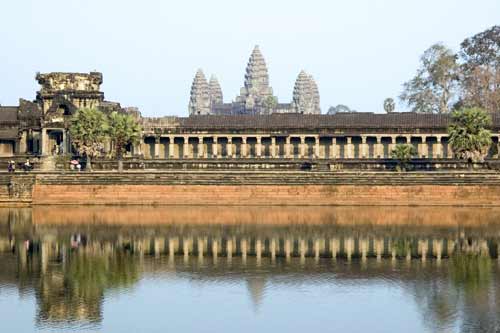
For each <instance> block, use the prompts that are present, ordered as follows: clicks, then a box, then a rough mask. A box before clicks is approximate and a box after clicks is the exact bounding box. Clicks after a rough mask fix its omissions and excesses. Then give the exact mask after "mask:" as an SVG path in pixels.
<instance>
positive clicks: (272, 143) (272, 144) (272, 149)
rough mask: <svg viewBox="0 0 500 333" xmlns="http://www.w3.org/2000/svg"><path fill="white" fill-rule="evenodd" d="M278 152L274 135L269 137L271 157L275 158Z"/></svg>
mask: <svg viewBox="0 0 500 333" xmlns="http://www.w3.org/2000/svg"><path fill="white" fill-rule="evenodd" d="M277 155H278V154H276V137H274V136H273V137H272V138H271V157H272V158H276V157H277Z"/></svg>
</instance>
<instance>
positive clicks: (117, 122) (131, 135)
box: [107, 112, 141, 159]
mask: <svg viewBox="0 0 500 333" xmlns="http://www.w3.org/2000/svg"><path fill="white" fill-rule="evenodd" d="M108 119H109V120H108V122H109V127H108V131H107V134H108V136H109V138H110V140H111V144H112V146H113V155H114V156H115V157H116V158H118V159H121V158H122V157H123V152H124V150H125V146H126V145H127V144H129V143H135V142H137V141H138V140H139V138H140V137H141V127H140V126H139V124H138V123H137V121H136V120H135V119H134V118H133V117H132V116H131V115H128V114H122V113H118V112H113V113H111V114H110V115H109V118H108Z"/></svg>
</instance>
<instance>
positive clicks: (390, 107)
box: [384, 97, 396, 113]
mask: <svg viewBox="0 0 500 333" xmlns="http://www.w3.org/2000/svg"><path fill="white" fill-rule="evenodd" d="M395 109H396V103H394V99H392V98H390V97H389V98H386V99H385V100H384V110H385V112H386V113H392V112H394V110H395Z"/></svg>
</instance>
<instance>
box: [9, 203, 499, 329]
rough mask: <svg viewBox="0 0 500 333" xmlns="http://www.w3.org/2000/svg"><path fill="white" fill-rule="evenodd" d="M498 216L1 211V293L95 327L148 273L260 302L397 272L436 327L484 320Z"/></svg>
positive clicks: (493, 285)
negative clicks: (308, 287) (242, 287)
mask: <svg viewBox="0 0 500 333" xmlns="http://www.w3.org/2000/svg"><path fill="white" fill-rule="evenodd" d="M499 217H500V210H499V209H496V208H489V209H482V208H475V209H468V208H442V207H436V208H422V207H419V208H411V207H398V208H392V207H389V208H384V207H336V208H329V207H301V208H291V207H265V208H263V207H225V208H224V209H221V208H220V207H164V208H160V207H156V208H145V207H57V208H47V207H34V208H32V209H31V208H22V209H0V267H2V268H3V269H2V270H0V290H1V289H2V286H4V287H5V286H10V287H14V288H17V289H18V291H19V293H20V294H21V295H22V294H34V295H35V297H36V302H37V318H36V321H37V323H38V325H40V326H42V327H44V326H49V327H52V326H57V325H63V324H64V323H68V322H73V323H83V324H90V325H99V323H100V322H101V321H102V319H103V318H102V317H103V309H102V306H103V302H104V299H105V297H106V295H109V294H112V293H115V292H116V293H127V292H128V291H129V290H130V289H133V288H134V287H135V285H136V284H137V283H138V282H139V281H140V280H141V279H143V278H147V277H149V276H160V277H161V278H163V279H167V280H168V279H172V278H174V277H175V278H177V279H178V278H181V279H184V278H185V279H189V280H193V281H200V282H207V283H210V282H221V283H224V282H227V283H234V282H241V283H245V284H246V286H247V288H248V291H249V295H250V297H251V299H252V302H253V304H254V307H255V309H258V307H259V305H260V304H261V303H262V302H264V300H265V294H266V288H267V286H269V285H284V286H292V287H293V286H294V285H300V284H303V283H310V282H311V281H313V282H315V283H319V284H322V283H323V284H343V283H346V284H349V283H353V282H355V281H364V280H368V281H370V280H373V281H379V280H382V281H397V282H398V284H400V285H402V286H403V287H404V289H405V290H406V291H407V292H408V293H410V294H412V295H413V297H414V298H415V302H416V304H418V307H419V308H421V309H420V310H421V311H422V313H423V314H424V315H425V316H433V317H432V318H433V319H434V323H435V325H438V326H439V325H441V326H443V327H445V326H446V325H447V321H450V320H453V318H455V314H456V313H457V312H460V311H465V310H464V309H467V311H466V312H463V313H464V315H466V316H469V317H470V318H468V319H467V318H466V321H465V322H466V323H467V324H471V325H474V324H481V325H482V324H484V323H487V324H488V325H489V324H492V323H493V322H495V323H496V321H497V319H496V314H497V313H498V312H499V310H500V307H499V301H500V298H499V295H500V294H499V292H500V290H498V288H499V282H498V277H497V273H498V268H497V259H498V257H499V256H498V252H499V246H498V245H499V242H500V223H499V224H497V221H500V219H499ZM436 281H439V282H440V283H436ZM462 320H464V319H463V318H462ZM467 320H468V321H467ZM441 326H439V327H441Z"/></svg>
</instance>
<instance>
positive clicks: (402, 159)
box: [391, 144, 417, 171]
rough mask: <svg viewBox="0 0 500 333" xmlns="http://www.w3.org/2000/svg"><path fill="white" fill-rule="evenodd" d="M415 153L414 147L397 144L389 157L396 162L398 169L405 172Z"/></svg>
mask: <svg viewBox="0 0 500 333" xmlns="http://www.w3.org/2000/svg"><path fill="white" fill-rule="evenodd" d="M416 153H417V152H416V151H415V147H413V145H411V144H397V145H396V146H395V147H394V149H393V150H392V151H391V156H392V158H393V159H395V160H398V169H399V170H400V171H405V170H406V169H407V167H408V162H410V160H411V158H412V156H414V155H415V154H416Z"/></svg>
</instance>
